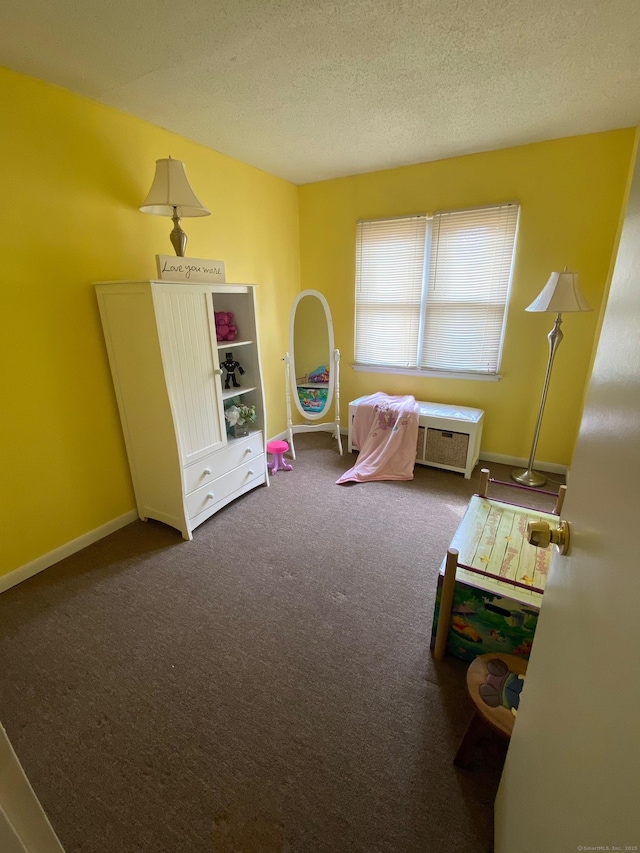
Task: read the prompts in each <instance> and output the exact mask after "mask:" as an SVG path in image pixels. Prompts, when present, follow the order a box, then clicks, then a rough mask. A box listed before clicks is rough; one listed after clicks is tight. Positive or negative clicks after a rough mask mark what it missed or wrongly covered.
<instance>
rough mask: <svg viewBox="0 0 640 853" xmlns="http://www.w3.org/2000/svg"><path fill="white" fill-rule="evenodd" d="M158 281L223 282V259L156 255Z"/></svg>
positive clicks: (224, 279)
mask: <svg viewBox="0 0 640 853" xmlns="http://www.w3.org/2000/svg"><path fill="white" fill-rule="evenodd" d="M156 264H157V265H158V277H159V278H160V281H188V282H192V283H199V284H202V283H205V284H221V283H222V284H224V282H225V281H226V278H225V272H224V261H209V260H207V259H206V258H180V257H178V256H177V255H156Z"/></svg>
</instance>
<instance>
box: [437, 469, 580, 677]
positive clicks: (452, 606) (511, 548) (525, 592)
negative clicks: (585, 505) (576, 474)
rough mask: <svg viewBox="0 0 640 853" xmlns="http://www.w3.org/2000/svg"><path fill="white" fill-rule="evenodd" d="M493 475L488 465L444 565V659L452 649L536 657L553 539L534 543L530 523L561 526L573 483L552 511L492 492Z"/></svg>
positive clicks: (440, 625)
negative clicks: (531, 650) (539, 544)
mask: <svg viewBox="0 0 640 853" xmlns="http://www.w3.org/2000/svg"><path fill="white" fill-rule="evenodd" d="M484 471H486V469H483V474H484ZM488 482H489V480H488V471H487V472H486V476H485V477H484V479H483V484H482V485H481V494H478V495H473V497H472V498H471V499H470V501H469V505H468V507H467V510H466V512H465V514H464V517H463V518H462V521H461V522H460V525H459V526H458V529H457V531H456V532H455V535H454V537H453V539H452V541H451V545H450V547H449V549H448V552H447V555H446V557H445V559H444V560H443V562H442V565H441V566H440V577H439V578H438V593H437V596H436V608H435V613H434V626H433V634H432V646H433V649H434V652H433V654H434V657H435V658H436V660H441V659H442V657H443V656H444V653H445V650H446V649H447V648H448V649H449V651H452V652H453V653H454V654H456V655H457V656H458V657H462V658H463V659H464V660H469V661H471V660H473V659H474V658H475V657H477V656H478V655H482V654H485V653H486V652H503V653H511V654H517V655H520V656H522V657H528V650H529V647H530V645H531V641H532V639H533V632H534V630H535V625H536V623H537V616H538V613H539V611H540V605H541V603H542V595H543V593H544V587H545V582H546V579H547V573H548V571H549V564H550V561H551V555H552V547H553V546H550V547H548V548H536V547H534V546H533V545H530V544H529V542H528V540H527V524H528V522H530V521H547V522H548V523H549V525H550V526H552V527H555V526H556V525H557V523H558V515H557V513H559V511H560V507H561V505H562V498H564V489H565V487H564V486H563V487H562V491H561V496H560V497H559V498H558V502H557V504H556V510H555V511H554V513H549V512H543V511H540V510H535V509H528V508H526V507H522V506H517V505H514V504H511V503H507V502H505V501H498V500H493V499H491V498H489V497H487V495H486V487H487V483H488ZM492 482H498V481H492ZM537 491H541V490H537ZM547 494H549V493H547Z"/></svg>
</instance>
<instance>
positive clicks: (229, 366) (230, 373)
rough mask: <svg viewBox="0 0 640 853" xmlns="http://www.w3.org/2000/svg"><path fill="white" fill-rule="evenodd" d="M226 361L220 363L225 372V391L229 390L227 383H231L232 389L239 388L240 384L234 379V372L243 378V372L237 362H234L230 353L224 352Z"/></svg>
mask: <svg viewBox="0 0 640 853" xmlns="http://www.w3.org/2000/svg"><path fill="white" fill-rule="evenodd" d="M225 356H226V359H225V360H224V361H223V362H222V364H221V365H220V367H222V368H223V370H224V371H225V372H226V374H227V375H226V377H225V380H224V387H225V390H226V389H228V388H229V382H230V381H231V382H233V387H234V388H239V387H240V383H239V382H238V380H237V379H236V370H237V371H238V373H239V374H240V376H244V370H243V369H242V367H241V366H240V362H239V361H234V359H233V353H232V352H225Z"/></svg>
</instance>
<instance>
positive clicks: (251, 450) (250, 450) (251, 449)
mask: <svg viewBox="0 0 640 853" xmlns="http://www.w3.org/2000/svg"><path fill="white" fill-rule="evenodd" d="M244 452H245V453H253V447H247V448H246V450H245V451H244Z"/></svg>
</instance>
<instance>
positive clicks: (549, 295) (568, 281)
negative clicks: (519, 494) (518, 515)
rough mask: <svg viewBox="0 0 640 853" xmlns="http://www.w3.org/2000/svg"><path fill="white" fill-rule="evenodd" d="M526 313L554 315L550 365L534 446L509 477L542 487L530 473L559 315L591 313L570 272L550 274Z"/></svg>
mask: <svg viewBox="0 0 640 853" xmlns="http://www.w3.org/2000/svg"><path fill="white" fill-rule="evenodd" d="M525 310H527V311H536V312H542V311H544V312H551V313H554V314H555V313H557V315H558V316H557V317H556V319H555V322H554V324H553V329H551V331H550V332H549V334H548V335H547V340H548V341H549V361H548V362H547V374H546V376H545V379H544V386H543V388H542V399H541V400H540V410H539V412H538V420H537V422H536V428H535V432H534V434H533V443H532V445H531V454H530V455H529V461H528V462H527V467H526V468H524V469H519V470H517V471H513V472H512V473H511V478H512V479H513V480H515V481H516V483H522V485H523V486H534V487H538V486H542V485H544V484H545V483H546V482H547V478H546V477H545V476H544V475H543V474H541V473H540V472H539V471H534V470H533V465H534V459H535V455H536V447H537V445H538V436H539V435H540V425H541V424H542V415H543V414H544V404H545V402H546V400H547V391H548V390H549V380H550V379H551V368H552V367H553V359H554V358H555V354H556V350H557V349H558V347H559V346H560V343H561V341H562V338H563V337H564V335H563V334H562V331H561V329H560V325H561V324H562V314H563V313H564V312H565V311H591V306H590V305H589V303H588V302H587V300H586V299H585V298H584V295H583V293H582V291H581V290H580V284H579V283H578V273H577V272H569V271H568V270H567V268H566V267H565V268H564V271H563V272H552V273H551V275H550V276H549V281H548V282H547V283H546V285H545V287H544V289H543V290H542V292H541V293H540V294H539V296H538V297H537V298H536V299H534V300H533V302H532V303H531V305H529V307H528V308H526V309H525Z"/></svg>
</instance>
